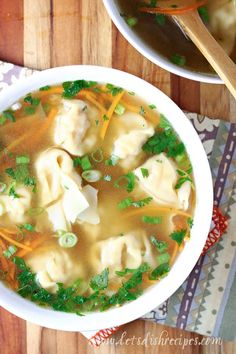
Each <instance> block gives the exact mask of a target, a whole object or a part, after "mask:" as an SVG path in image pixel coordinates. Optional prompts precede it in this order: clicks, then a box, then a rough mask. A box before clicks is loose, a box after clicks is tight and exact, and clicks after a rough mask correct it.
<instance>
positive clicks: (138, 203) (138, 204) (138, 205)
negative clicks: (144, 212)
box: [118, 197, 153, 209]
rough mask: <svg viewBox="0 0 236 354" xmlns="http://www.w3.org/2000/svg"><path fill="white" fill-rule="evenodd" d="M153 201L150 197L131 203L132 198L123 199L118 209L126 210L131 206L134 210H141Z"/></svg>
mask: <svg viewBox="0 0 236 354" xmlns="http://www.w3.org/2000/svg"><path fill="white" fill-rule="evenodd" d="M152 200H153V198H152V197H147V198H144V199H141V200H137V201H133V199H132V198H125V199H123V200H121V201H120V202H119V204H118V208H119V209H126V208H128V207H129V206H133V207H135V208H142V207H144V206H145V205H147V204H149V203H150V202H151V201H152Z"/></svg>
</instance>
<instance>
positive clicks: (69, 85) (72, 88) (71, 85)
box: [62, 80, 97, 98]
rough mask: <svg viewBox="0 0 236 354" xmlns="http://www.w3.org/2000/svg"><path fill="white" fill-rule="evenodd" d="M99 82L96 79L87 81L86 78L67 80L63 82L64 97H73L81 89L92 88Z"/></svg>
mask: <svg viewBox="0 0 236 354" xmlns="http://www.w3.org/2000/svg"><path fill="white" fill-rule="evenodd" d="M96 85H97V83H96V82H94V81H85V80H76V81H66V82H63V84H62V87H63V89H64V92H63V93H62V96H63V97H66V98H73V97H74V96H75V95H77V94H78V93H79V92H80V91H81V90H83V89H85V88H91V87H94V86H96Z"/></svg>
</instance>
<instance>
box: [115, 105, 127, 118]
mask: <svg viewBox="0 0 236 354" xmlns="http://www.w3.org/2000/svg"><path fill="white" fill-rule="evenodd" d="M115 113H116V114H118V116H122V114H124V113H125V107H124V106H123V104H120V103H118V105H117V106H116V108H115Z"/></svg>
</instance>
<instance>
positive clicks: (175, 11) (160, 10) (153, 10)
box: [139, 0, 206, 15]
mask: <svg viewBox="0 0 236 354" xmlns="http://www.w3.org/2000/svg"><path fill="white" fill-rule="evenodd" d="M205 3H206V0H205V1H199V2H196V3H195V4H192V5H189V6H183V7H179V8H170V7H167V8H164V7H140V8H139V11H140V12H145V13H149V14H167V15H180V14H184V13H185V12H188V11H193V10H196V9H197V8H199V7H200V6H203V5H205Z"/></svg>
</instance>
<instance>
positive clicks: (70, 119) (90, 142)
mask: <svg viewBox="0 0 236 354" xmlns="http://www.w3.org/2000/svg"><path fill="white" fill-rule="evenodd" d="M97 118H98V111H97V110H96V108H93V107H91V106H90V105H89V104H87V103H85V102H84V101H81V100H66V99H65V100H62V106H61V110H60V112H59V114H58V116H57V117H56V125H55V132H54V142H55V144H56V145H59V146H60V147H62V148H63V149H65V150H67V151H68V152H69V153H70V154H72V155H77V156H83V155H85V154H86V153H87V152H90V151H91V150H92V149H93V148H94V147H95V144H96V142H97V129H96V128H95V120H96V119H97Z"/></svg>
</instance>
